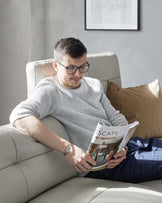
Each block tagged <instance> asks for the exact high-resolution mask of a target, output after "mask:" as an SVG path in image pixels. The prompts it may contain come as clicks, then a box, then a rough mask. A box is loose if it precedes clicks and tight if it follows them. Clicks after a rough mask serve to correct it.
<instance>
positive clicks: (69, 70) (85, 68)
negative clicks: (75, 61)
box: [56, 60, 90, 74]
mask: <svg viewBox="0 0 162 203" xmlns="http://www.w3.org/2000/svg"><path fill="white" fill-rule="evenodd" d="M56 61H57V63H58V64H60V65H61V66H63V67H64V68H66V71H67V73H68V74H74V73H76V72H77V70H79V72H80V73H85V72H87V71H88V70H89V67H90V64H89V63H88V61H86V63H85V64H83V65H82V66H79V67H75V66H71V67H66V66H64V65H63V64H62V63H60V62H59V61H58V60H56Z"/></svg>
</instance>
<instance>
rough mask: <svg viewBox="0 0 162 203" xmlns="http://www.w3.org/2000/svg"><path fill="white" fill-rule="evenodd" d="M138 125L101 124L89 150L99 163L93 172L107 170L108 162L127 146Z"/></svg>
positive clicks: (136, 122) (89, 153)
mask: <svg viewBox="0 0 162 203" xmlns="http://www.w3.org/2000/svg"><path fill="white" fill-rule="evenodd" d="M138 124H139V122H138V121H135V122H133V123H131V124H128V125H123V126H106V125H105V124H104V123H102V122H99V123H98V125H97V127H96V129H95V131H94V134H93V136H92V139H91V142H90V145H89V147H88V150H87V154H88V155H89V156H91V157H92V158H93V159H94V160H95V161H96V163H97V165H96V166H94V167H92V169H91V171H97V170H101V169H104V168H107V161H108V160H110V159H111V158H113V155H114V154H115V153H117V152H119V151H121V150H122V149H123V148H124V147H125V146H126V145H127V143H128V141H129V140H130V138H131V137H132V135H133V133H134V132H135V130H136V127H137V126H138Z"/></svg>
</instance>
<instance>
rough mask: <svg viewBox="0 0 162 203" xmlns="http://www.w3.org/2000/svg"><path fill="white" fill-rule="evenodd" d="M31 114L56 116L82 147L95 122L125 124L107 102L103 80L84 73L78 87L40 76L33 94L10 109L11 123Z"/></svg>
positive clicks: (115, 124) (73, 140) (39, 116)
mask: <svg viewBox="0 0 162 203" xmlns="http://www.w3.org/2000/svg"><path fill="white" fill-rule="evenodd" d="M31 115H33V116H35V117H37V118H38V119H39V120H41V119H43V118H44V117H46V116H47V115H51V116H53V117H55V118H56V119H58V120H59V121H60V122H61V123H62V124H63V125H64V127H65V130H66V132H67V134H68V136H69V139H70V141H71V142H72V143H73V144H75V145H77V146H78V147H80V148H82V149H83V150H84V151H86V150H87V148H88V145H89V143H90V140H91V137H92V135H93V132H94V130H95V128H96V125H97V123H98V122H100V121H101V122H104V123H105V124H106V125H109V126H110V125H113V126H117V125H121V124H127V120H126V119H125V117H124V116H123V115H122V114H120V112H119V111H116V110H115V109H114V108H113V106H112V105H111V104H110V101H109V100H108V98H107V97H106V95H105V93H104V91H103V86H102V83H101V82H100V81H99V80H97V79H94V78H90V77H84V78H83V79H82V81H81V85H80V87H79V88H77V89H68V88H66V87H63V86H62V85H60V84H59V83H57V82H56V81H55V80H54V77H48V78H45V79H43V80H42V81H41V82H40V83H39V84H38V85H37V87H36V89H35V92H34V94H33V95H32V96H31V97H30V98H28V99H27V100H25V101H23V102H21V103H20V104H19V105H17V106H16V107H15V109H14V110H13V111H12V112H11V115H10V123H11V124H13V123H14V121H15V120H17V119H19V118H22V117H26V116H31Z"/></svg>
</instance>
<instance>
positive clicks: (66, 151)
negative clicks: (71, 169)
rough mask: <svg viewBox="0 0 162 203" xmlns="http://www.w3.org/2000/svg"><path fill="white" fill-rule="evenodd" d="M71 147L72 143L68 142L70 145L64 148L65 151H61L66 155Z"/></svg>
mask: <svg viewBox="0 0 162 203" xmlns="http://www.w3.org/2000/svg"><path fill="white" fill-rule="evenodd" d="M72 147H73V144H72V143H70V145H69V146H68V147H67V148H66V150H65V152H64V153H63V155H64V156H66V155H67V154H68V153H69V151H70V150H71V148H72Z"/></svg>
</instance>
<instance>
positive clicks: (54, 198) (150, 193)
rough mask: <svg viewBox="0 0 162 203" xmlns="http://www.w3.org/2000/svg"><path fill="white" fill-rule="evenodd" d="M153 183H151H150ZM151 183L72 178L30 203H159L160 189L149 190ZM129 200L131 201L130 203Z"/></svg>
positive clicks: (161, 197)
mask: <svg viewBox="0 0 162 203" xmlns="http://www.w3.org/2000/svg"><path fill="white" fill-rule="evenodd" d="M151 182H153V181H151ZM151 182H148V185H147V183H145V185H142V184H141V185H140V184H130V183H122V182H116V181H109V180H100V179H91V178H81V177H77V178H72V179H70V180H68V181H65V182H64V183H62V184H60V185H58V186H56V187H54V188H52V189H50V190H48V191H46V192H45V193H43V194H41V195H39V196H37V197H36V198H34V199H33V200H31V201H29V202H30V203H53V202H59V203H64V202H66V203H76V202H77V203H90V202H91V203H104V202H105V203H106V202H121V203H122V202H124V203H127V202H129V203H130V202H132V203H136V202H147V203H152V202H154V203H158V202H159V203H160V202H161V200H162V193H161V192H162V189H161V191H160V189H157V188H154V189H151V188H150V187H149V185H151ZM130 200H131V201H130Z"/></svg>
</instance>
